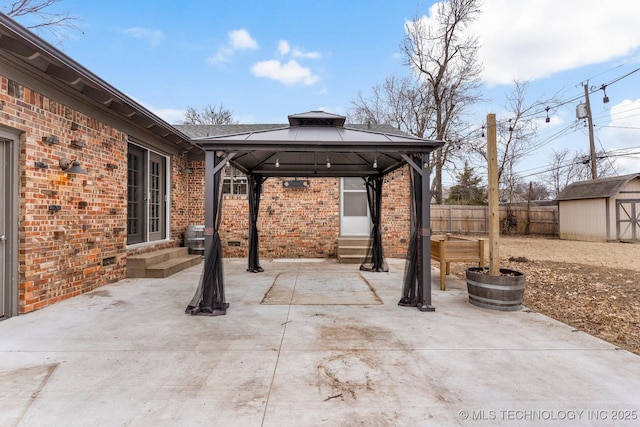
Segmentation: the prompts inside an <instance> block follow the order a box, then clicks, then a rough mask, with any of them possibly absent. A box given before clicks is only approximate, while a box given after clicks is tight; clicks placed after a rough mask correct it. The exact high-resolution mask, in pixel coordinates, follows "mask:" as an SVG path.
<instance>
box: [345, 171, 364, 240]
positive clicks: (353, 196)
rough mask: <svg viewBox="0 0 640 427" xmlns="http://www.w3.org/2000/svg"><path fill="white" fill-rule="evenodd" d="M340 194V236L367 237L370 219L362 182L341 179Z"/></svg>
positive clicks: (360, 179) (360, 180)
mask: <svg viewBox="0 0 640 427" xmlns="http://www.w3.org/2000/svg"><path fill="white" fill-rule="evenodd" d="M340 192H341V197H340V235H342V236H368V235H369V233H370V232H371V217H370V215H369V204H368V203H367V188H366V187H365V183H364V180H363V179H362V178H342V179H341V180H340Z"/></svg>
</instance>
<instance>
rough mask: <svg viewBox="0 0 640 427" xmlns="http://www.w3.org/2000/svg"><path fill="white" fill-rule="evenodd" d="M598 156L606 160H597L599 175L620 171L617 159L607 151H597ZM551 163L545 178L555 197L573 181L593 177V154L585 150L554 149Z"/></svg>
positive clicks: (614, 173)
mask: <svg viewBox="0 0 640 427" xmlns="http://www.w3.org/2000/svg"><path fill="white" fill-rule="evenodd" d="M596 158H597V159H604V160H606V161H599V162H596V165H597V168H598V170H597V173H598V177H600V178H605V177H607V176H614V175H616V174H617V173H618V172H617V170H616V164H615V159H612V158H610V157H609V156H607V154H606V153H605V152H602V151H601V152H598V153H596ZM550 163H551V167H550V168H549V170H548V172H547V173H545V174H544V176H543V179H544V181H545V182H546V183H547V184H548V185H549V188H550V190H551V195H552V196H553V197H556V196H557V195H558V194H560V192H561V191H562V190H564V188H565V187H566V186H567V185H569V184H571V183H574V182H578V181H587V180H589V179H591V156H590V155H589V154H587V153H585V152H580V151H574V152H571V151H570V150H569V149H568V148H564V149H562V150H559V151H555V150H552V155H551V159H550Z"/></svg>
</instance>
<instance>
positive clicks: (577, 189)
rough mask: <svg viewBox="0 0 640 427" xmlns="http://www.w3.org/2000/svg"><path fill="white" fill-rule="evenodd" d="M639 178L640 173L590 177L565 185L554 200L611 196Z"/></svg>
mask: <svg viewBox="0 0 640 427" xmlns="http://www.w3.org/2000/svg"><path fill="white" fill-rule="evenodd" d="M635 178H640V173H632V174H629V175H620V176H614V177H608V178H599V179H591V180H588V181H580V182H574V183H573V184H569V185H567V186H566V187H565V188H564V190H562V191H561V192H560V194H558V197H556V200H558V201H564V200H580V199H600V198H608V197H613V196H615V195H616V194H618V193H619V192H620V190H622V189H623V188H624V187H625V186H626V185H627V184H628V183H629V181H631V180H633V179H635Z"/></svg>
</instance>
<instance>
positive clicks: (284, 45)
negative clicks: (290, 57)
mask: <svg viewBox="0 0 640 427" xmlns="http://www.w3.org/2000/svg"><path fill="white" fill-rule="evenodd" d="M289 52H291V45H290V44H289V42H288V41H286V40H280V41H279V42H278V53H279V54H280V55H282V56H285V55H286V54H288V53H289Z"/></svg>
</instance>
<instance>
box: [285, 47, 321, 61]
mask: <svg viewBox="0 0 640 427" xmlns="http://www.w3.org/2000/svg"><path fill="white" fill-rule="evenodd" d="M291 56H293V57H294V58H305V59H320V58H322V55H321V54H320V52H303V51H301V50H299V49H293V50H292V51H291Z"/></svg>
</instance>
